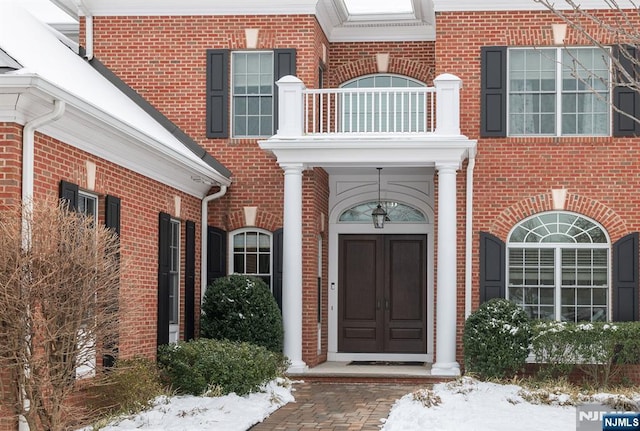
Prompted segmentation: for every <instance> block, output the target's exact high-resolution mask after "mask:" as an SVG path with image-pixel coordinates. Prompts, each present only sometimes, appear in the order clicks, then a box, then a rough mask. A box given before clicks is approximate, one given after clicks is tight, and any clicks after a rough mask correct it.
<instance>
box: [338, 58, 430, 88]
mask: <svg viewBox="0 0 640 431" xmlns="http://www.w3.org/2000/svg"><path fill="white" fill-rule="evenodd" d="M375 73H379V71H378V63H377V61H376V57H375V56H369V57H364V58H361V59H360V60H356V61H352V62H351V63H347V64H343V65H342V66H339V67H337V68H336V69H335V70H334V71H333V76H334V79H335V85H340V84H342V83H344V82H347V81H349V80H351V79H354V78H357V77H359V76H363V75H371V74H375ZM385 73H392V74H397V75H403V76H406V77H409V78H413V79H417V80H418V81H421V82H424V83H426V84H427V85H429V84H431V83H432V81H433V78H434V76H433V68H432V67H429V66H428V65H426V64H425V63H423V62H420V61H415V60H408V59H404V58H394V57H393V55H391V56H390V58H389V69H388V70H387V71H386V72H385Z"/></svg>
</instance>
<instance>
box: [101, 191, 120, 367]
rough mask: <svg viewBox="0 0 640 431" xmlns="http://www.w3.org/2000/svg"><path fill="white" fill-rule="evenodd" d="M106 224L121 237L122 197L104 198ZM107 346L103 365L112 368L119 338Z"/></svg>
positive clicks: (108, 196) (103, 356)
mask: <svg viewBox="0 0 640 431" xmlns="http://www.w3.org/2000/svg"><path fill="white" fill-rule="evenodd" d="M104 206H105V209H104V225H105V226H106V227H107V228H109V229H111V230H113V231H114V232H115V233H116V234H117V235H118V237H120V198H118V197H115V196H110V195H107V196H105V199H104ZM106 347H107V348H108V349H109V350H110V352H109V353H108V354H105V355H102V365H103V366H104V367H105V368H111V367H113V366H114V365H115V363H116V356H117V355H118V338H116V339H115V340H113V343H111V342H110V343H109V344H107V345H106Z"/></svg>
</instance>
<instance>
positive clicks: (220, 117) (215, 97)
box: [207, 49, 229, 138]
mask: <svg viewBox="0 0 640 431" xmlns="http://www.w3.org/2000/svg"><path fill="white" fill-rule="evenodd" d="M228 71H229V50H228V49H208V50H207V138H227V137H229V76H228Z"/></svg>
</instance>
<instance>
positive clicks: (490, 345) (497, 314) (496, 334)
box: [463, 299, 531, 378]
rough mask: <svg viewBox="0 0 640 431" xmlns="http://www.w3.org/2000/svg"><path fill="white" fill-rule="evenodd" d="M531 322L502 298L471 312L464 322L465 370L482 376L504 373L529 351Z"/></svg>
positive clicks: (513, 369)
mask: <svg viewBox="0 0 640 431" xmlns="http://www.w3.org/2000/svg"><path fill="white" fill-rule="evenodd" d="M530 339H531V324H530V321H529V317H528V316H527V314H526V313H525V312H524V310H523V309H522V308H521V307H519V306H517V305H516V304H514V303H512V302H511V301H508V300H506V299H492V300H490V301H487V302H485V303H484V304H482V305H481V306H480V308H478V309H477V310H476V311H475V312H473V313H471V315H470V316H469V318H468V319H467V322H466V324H465V326H464V335H463V342H464V363H465V370H466V371H467V372H473V373H478V374H479V375H481V376H482V377H486V378H496V377H508V376H511V375H513V374H514V373H516V372H518V371H519V370H520V369H521V368H522V367H523V366H524V364H525V360H526V358H527V356H528V355H529V341H530Z"/></svg>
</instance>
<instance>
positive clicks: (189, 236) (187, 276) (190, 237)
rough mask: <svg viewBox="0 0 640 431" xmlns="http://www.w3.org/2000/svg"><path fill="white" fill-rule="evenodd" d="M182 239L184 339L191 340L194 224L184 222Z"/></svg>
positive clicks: (194, 244)
mask: <svg viewBox="0 0 640 431" xmlns="http://www.w3.org/2000/svg"><path fill="white" fill-rule="evenodd" d="M185 229H186V234H185V239H184V339H185V340H186V341H189V340H193V338H194V336H195V326H196V302H195V301H196V298H195V295H196V278H195V276H196V224H195V223H194V222H192V221H190V220H187V221H186V222H185Z"/></svg>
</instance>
